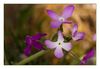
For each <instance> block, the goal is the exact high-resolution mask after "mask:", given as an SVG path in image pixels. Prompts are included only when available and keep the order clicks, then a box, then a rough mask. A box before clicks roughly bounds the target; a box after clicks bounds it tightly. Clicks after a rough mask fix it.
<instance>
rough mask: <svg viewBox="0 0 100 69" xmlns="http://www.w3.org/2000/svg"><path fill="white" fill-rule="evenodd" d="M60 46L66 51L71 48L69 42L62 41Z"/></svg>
mask: <svg viewBox="0 0 100 69" xmlns="http://www.w3.org/2000/svg"><path fill="white" fill-rule="evenodd" d="M62 48H63V49H64V50H66V51H70V50H71V49H72V45H71V43H63V45H62Z"/></svg>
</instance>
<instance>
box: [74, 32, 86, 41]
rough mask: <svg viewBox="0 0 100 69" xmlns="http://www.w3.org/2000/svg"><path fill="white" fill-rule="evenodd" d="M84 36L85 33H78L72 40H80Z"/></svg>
mask: <svg viewBox="0 0 100 69" xmlns="http://www.w3.org/2000/svg"><path fill="white" fill-rule="evenodd" d="M84 36H85V33H83V32H79V33H76V34H75V36H74V37H72V38H73V40H82V39H83V38H84Z"/></svg>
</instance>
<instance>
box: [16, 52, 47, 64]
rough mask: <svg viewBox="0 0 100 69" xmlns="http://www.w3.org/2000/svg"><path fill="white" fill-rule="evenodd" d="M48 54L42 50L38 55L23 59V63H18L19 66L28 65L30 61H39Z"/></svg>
mask: <svg viewBox="0 0 100 69" xmlns="http://www.w3.org/2000/svg"><path fill="white" fill-rule="evenodd" d="M45 53H46V51H45V50H41V51H40V52H38V53H36V54H33V55H32V56H30V57H28V58H26V59H23V60H22V61H20V62H19V63H16V64H17V65H23V64H26V63H28V62H30V61H33V60H35V59H37V58H38V57H40V56H42V55H44V54H45Z"/></svg>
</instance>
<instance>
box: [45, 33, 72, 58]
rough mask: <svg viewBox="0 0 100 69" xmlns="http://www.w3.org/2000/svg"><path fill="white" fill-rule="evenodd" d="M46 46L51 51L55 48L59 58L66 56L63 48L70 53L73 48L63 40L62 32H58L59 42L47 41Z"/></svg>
mask: <svg viewBox="0 0 100 69" xmlns="http://www.w3.org/2000/svg"><path fill="white" fill-rule="evenodd" d="M45 45H47V47H48V48H50V49H54V48H55V51H54V54H55V56H56V57H57V58H61V57H63V55H64V54H63V51H62V48H63V49H64V50H66V51H70V50H71V48H72V45H71V43H69V42H68V43H64V38H63V35H62V33H61V31H58V40H57V41H56V42H52V41H50V40H46V41H45Z"/></svg>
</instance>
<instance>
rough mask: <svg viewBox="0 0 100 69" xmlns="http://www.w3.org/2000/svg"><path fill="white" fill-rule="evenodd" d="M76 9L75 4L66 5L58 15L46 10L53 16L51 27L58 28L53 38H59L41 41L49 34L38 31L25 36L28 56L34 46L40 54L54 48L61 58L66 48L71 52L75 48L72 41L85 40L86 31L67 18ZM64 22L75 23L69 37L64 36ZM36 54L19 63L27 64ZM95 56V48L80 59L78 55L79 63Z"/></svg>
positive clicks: (55, 53)
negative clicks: (79, 30)
mask: <svg viewBox="0 0 100 69" xmlns="http://www.w3.org/2000/svg"><path fill="white" fill-rule="evenodd" d="M74 10H75V7H74V5H69V6H65V7H64V9H63V11H62V14H61V15H58V14H57V13H56V12H54V11H53V10H50V9H47V10H46V12H47V14H48V16H49V17H50V18H51V22H50V25H51V28H57V29H58V30H57V32H56V33H57V34H54V36H53V37H52V39H54V38H56V37H57V40H56V41H53V40H50V39H45V40H44V42H42V43H41V42H39V41H40V39H42V38H43V37H45V36H46V35H48V34H45V33H43V34H42V33H38V34H36V35H33V36H29V35H26V38H25V43H26V47H25V49H24V54H25V55H26V56H29V54H30V53H31V48H32V46H33V47H34V48H35V49H37V50H38V51H40V52H39V53H37V54H36V55H38V54H39V55H43V53H45V52H46V50H48V49H51V50H54V55H55V57H56V58H58V59H60V58H63V57H64V55H65V54H64V52H63V50H65V52H67V53H69V52H70V51H71V50H72V48H73V45H72V43H71V41H79V40H83V39H84V37H85V33H84V32H78V24H76V23H73V21H68V20H67V19H68V18H69V17H71V16H72V14H73V12H74ZM62 24H72V25H73V27H72V29H71V36H69V37H67V36H64V34H63V30H64V29H63V28H62ZM66 29H67V27H66ZM66 31H67V30H66ZM55 35H57V36H56V37H55ZM65 38H66V39H65ZM68 38H71V39H68ZM65 40H67V41H65ZM44 48H45V49H44ZM70 53H71V54H72V55H73V57H76V56H74V55H77V54H74V53H72V52H70ZM36 55H33V56H31V57H29V58H27V59H26V60H23V61H22V62H20V63H19V64H25V63H27V62H29V61H27V60H30V59H32V58H33V57H36ZM45 55H46V54H45ZM93 56H94V49H92V50H90V51H89V52H88V53H86V55H85V56H84V57H83V59H80V57H76V58H77V59H78V60H79V64H81V65H82V64H85V63H87V60H88V59H89V58H91V57H93ZM73 59H74V58H73Z"/></svg>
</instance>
